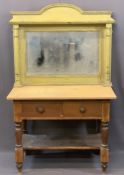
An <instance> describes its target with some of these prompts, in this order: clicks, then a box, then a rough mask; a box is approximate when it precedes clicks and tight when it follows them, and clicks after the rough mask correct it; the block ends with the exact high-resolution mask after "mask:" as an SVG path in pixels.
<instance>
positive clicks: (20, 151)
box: [15, 122, 24, 172]
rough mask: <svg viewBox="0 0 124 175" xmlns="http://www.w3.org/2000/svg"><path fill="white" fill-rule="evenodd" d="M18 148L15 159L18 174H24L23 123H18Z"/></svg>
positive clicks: (16, 148) (16, 147)
mask: <svg viewBox="0 0 124 175" xmlns="http://www.w3.org/2000/svg"><path fill="white" fill-rule="evenodd" d="M15 125H16V146H15V158H16V167H17V169H18V172H22V166H23V154H24V152H23V146H22V122H16V123H15Z"/></svg>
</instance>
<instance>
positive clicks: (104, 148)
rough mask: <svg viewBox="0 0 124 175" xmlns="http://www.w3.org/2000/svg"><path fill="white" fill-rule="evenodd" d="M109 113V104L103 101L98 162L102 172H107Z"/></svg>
mask: <svg viewBox="0 0 124 175" xmlns="http://www.w3.org/2000/svg"><path fill="white" fill-rule="evenodd" d="M109 111H110V102H109V101H104V102H103V105H102V123H101V139H102V144H101V148H100V160H101V167H102V170H103V172H105V171H106V170H107V166H108V162H109V147H108V137H109Z"/></svg>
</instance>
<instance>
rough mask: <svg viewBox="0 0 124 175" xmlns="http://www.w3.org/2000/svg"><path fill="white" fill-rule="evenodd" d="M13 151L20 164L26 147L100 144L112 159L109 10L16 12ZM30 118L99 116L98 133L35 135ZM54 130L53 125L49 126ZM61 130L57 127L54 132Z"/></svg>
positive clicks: (104, 160) (66, 7)
mask: <svg viewBox="0 0 124 175" xmlns="http://www.w3.org/2000/svg"><path fill="white" fill-rule="evenodd" d="M12 16H13V18H12V19H11V21H10V22H11V23H12V24H13V41H14V65H15V83H14V87H13V89H12V91H11V92H10V93H9V95H8V97H7V99H8V100H12V101H13V106H14V122H15V126H16V127H15V129H16V146H15V155H16V163H17V168H18V171H21V170H22V165H23V160H24V151H25V150H77V149H78V150H100V161H101V165H102V169H103V171H105V170H106V168H107V164H108V161H109V148H108V132H109V126H108V124H109V120H110V114H109V112H110V101H111V100H112V99H115V98H116V95H115V94H114V92H113V90H112V83H111V39H112V23H114V19H113V18H112V17H111V12H105V11H104V12H103V11H101V12H89V11H83V10H81V9H80V8H78V7H76V6H74V5H72V4H63V3H60V4H52V5H49V6H47V7H45V8H43V9H42V10H41V11H39V12H13V13H12ZM29 120H54V121H56V120H59V121H60V120H61V121H62V120H64V121H67V120H69V121H71V120H72V121H76V120H79V121H99V128H100V131H99V132H96V133H95V134H93V133H91V134H87V135H82V136H78V135H76V136H75V135H74V136H73V135H72V136H70V137H68V138H67V137H66V135H65V138H64V137H61V135H58V136H56V137H54V138H53V137H52V136H51V135H49V134H48V135H47V136H45V137H44V136H43V135H42V134H41V135H36V134H35V135H31V134H29V133H28V131H27V132H25V126H26V121H29ZM51 132H52V131H51ZM56 134H57V133H56ZM67 135H68V134H67Z"/></svg>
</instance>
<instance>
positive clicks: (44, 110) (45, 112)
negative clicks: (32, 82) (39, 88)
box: [22, 101, 62, 119]
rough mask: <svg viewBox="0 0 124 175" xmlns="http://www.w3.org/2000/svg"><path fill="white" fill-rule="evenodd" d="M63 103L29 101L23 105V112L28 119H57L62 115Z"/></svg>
mask: <svg viewBox="0 0 124 175" xmlns="http://www.w3.org/2000/svg"><path fill="white" fill-rule="evenodd" d="M61 108H62V107H61V103H60V102H58V101H27V102H23V103H22V112H23V115H24V116H26V117H34V118H37V117H38V118H44V119H45V118H50V117H51V118H52V117H53V118H56V117H59V116H60V115H61Z"/></svg>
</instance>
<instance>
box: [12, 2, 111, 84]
mask: <svg viewBox="0 0 124 175" xmlns="http://www.w3.org/2000/svg"><path fill="white" fill-rule="evenodd" d="M12 14H13V18H12V20H11V23H13V31H14V46H15V49H14V50H15V79H16V81H15V85H17V86H23V85H63V84H64V85H66V84H72V85H74V84H82V85H83V84H84V85H85V84H91V85H94V84H95V85H96V84H98V85H105V86H106V85H107V86H110V85H111V78H110V77H111V38H112V23H113V22H114V20H113V19H112V18H111V12H91V11H90V12H89V11H82V10H81V9H79V8H78V7H76V6H74V5H70V4H56V5H50V6H47V7H46V8H44V9H42V10H41V11H40V12H22V13H19V12H17V13H16V12H14V13H12Z"/></svg>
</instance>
